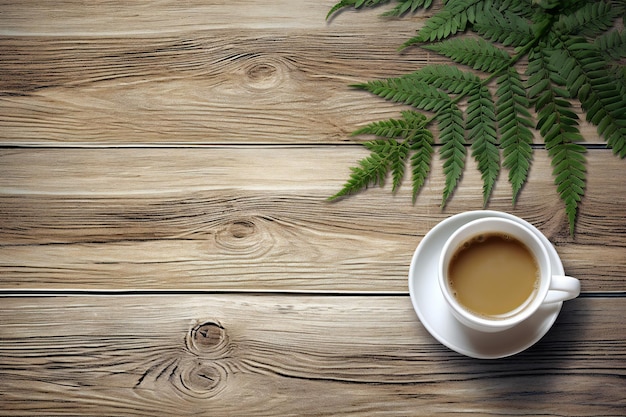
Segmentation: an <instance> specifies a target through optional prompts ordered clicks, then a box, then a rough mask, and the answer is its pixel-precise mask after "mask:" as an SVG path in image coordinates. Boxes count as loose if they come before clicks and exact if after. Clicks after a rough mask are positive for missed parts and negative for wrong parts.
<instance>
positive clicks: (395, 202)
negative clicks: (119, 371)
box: [0, 147, 626, 292]
mask: <svg viewBox="0 0 626 417" xmlns="http://www.w3.org/2000/svg"><path fill="white" fill-rule="evenodd" d="M363 155H364V154H363V151H362V149H361V148H360V147H306V148H302V147H247V148H242V147H219V148H209V149H196V150H193V151H190V150H187V149H108V150H106V152H103V151H102V150H100V149H91V150H89V149H87V150H85V149H74V150H54V149H45V150H44V149H41V150H37V151H35V150H7V151H4V152H2V153H1V154H0V216H2V218H3V222H2V225H1V226H0V271H1V274H0V275H1V279H0V286H1V287H3V288H13V287H41V288H100V289H106V288H111V287H113V288H143V289H167V288H169V289H177V288H181V289H210V290H235V289H244V290H280V289H286V290H305V291H310V290H315V291H325V290H330V291H383V292H387V291H400V292H406V275H407V271H408V265H409V262H410V259H411V256H412V253H413V251H414V250H415V247H416V246H417V244H418V243H419V241H420V240H421V237H422V236H424V235H425V234H426V233H427V232H428V231H429V230H430V229H431V228H432V227H433V226H434V225H435V224H437V223H438V222H439V221H441V220H443V219H445V218H446V217H448V216H450V215H452V214H455V213H458V212H461V211H466V210H476V209H480V208H481V207H482V204H481V197H480V190H481V180H480V176H479V174H478V173H477V171H476V170H475V167H474V166H473V164H470V165H469V166H468V168H467V171H466V175H465V176H464V178H463V182H462V184H461V186H460V188H459V189H458V191H457V194H456V195H455V196H454V197H453V199H452V200H451V202H450V203H449V206H448V207H447V208H446V209H445V210H441V209H440V208H439V204H440V201H441V190H442V189H443V183H442V179H443V174H442V173H441V163H440V161H439V160H438V159H436V160H435V161H433V172H432V174H431V177H430V180H429V182H428V184H427V185H426V187H425V188H424V190H423V191H422V193H421V194H420V196H419V198H418V200H417V202H416V204H415V205H412V204H411V196H410V187H409V186H408V184H407V186H406V187H404V188H403V189H402V190H401V191H400V192H399V193H398V194H397V195H395V196H392V195H391V194H390V192H389V190H388V189H382V190H381V189H372V190H368V191H367V192H365V193H363V194H361V195H357V196H354V197H350V198H348V199H345V200H342V201H338V202H335V203H329V202H327V201H326V197H328V196H329V195H331V194H333V193H334V192H336V191H337V190H338V189H339V187H340V186H341V183H342V182H343V181H344V180H345V179H347V176H348V172H347V171H348V167H349V166H350V165H352V164H354V163H355V161H356V159H358V158H360V157H362V156H363ZM588 165H589V184H588V192H587V195H586V197H585V200H584V202H583V204H582V207H581V210H580V216H579V220H578V229H577V235H576V237H575V238H574V239H572V238H571V237H570V236H569V234H568V231H567V225H566V221H565V218H564V210H563V206H562V203H561V201H560V200H559V199H558V197H557V194H556V191H555V188H554V184H553V183H552V178H551V174H550V167H549V162H548V161H547V159H546V154H545V151H542V150H537V151H536V155H535V165H534V166H533V169H532V171H531V176H530V179H529V182H528V184H527V187H526V188H525V190H524V191H523V192H522V195H521V196H520V200H519V202H518V205H517V207H516V208H515V209H513V208H512V207H511V203H510V187H509V185H508V184H507V183H506V174H505V173H504V174H503V176H502V178H500V181H499V182H498V184H497V187H496V188H497V189H496V192H495V194H494V197H493V199H492V203H491V204H490V205H489V208H491V209H496V210H503V211H510V212H512V213H515V214H518V215H520V216H522V217H524V218H526V219H527V220H528V221H530V222H531V223H533V224H535V225H536V226H537V227H538V228H539V229H540V230H542V231H543V232H544V233H545V234H546V235H547V236H548V238H549V239H550V240H552V242H554V244H555V245H556V247H557V250H558V251H559V253H560V254H561V256H562V259H563V262H564V264H565V267H566V269H567V271H568V273H570V274H572V275H574V276H577V277H579V278H580V279H582V280H583V290H584V291H624V290H625V289H626V287H625V286H624V281H623V271H624V269H625V268H626V264H625V263H624V262H625V261H626V260H625V259H624V257H623V256H622V254H623V253H624V250H625V247H626V238H625V236H626V235H625V234H623V233H619V231H620V230H625V228H626V212H625V210H626V209H625V207H626V201H625V199H626V196H625V195H624V194H623V192H622V190H623V187H622V181H621V178H622V175H621V174H622V173H623V172H624V163H623V161H621V160H619V159H618V158H615V157H614V156H613V155H612V154H611V153H610V152H609V151H599V150H594V151H593V152H590V154H589V162H588Z"/></svg>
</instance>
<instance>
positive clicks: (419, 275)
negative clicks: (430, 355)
mask: <svg viewBox="0 0 626 417" xmlns="http://www.w3.org/2000/svg"><path fill="white" fill-rule="evenodd" d="M482 217H504V218H508V219H512V220H515V221H517V222H521V223H522V224H524V225H526V226H527V227H529V228H531V229H532V230H533V231H535V233H537V235H538V236H539V237H540V239H541V240H542V241H543V242H544V243H545V244H546V247H547V248H548V252H549V253H550V259H551V261H552V269H553V272H554V273H555V274H559V275H564V274H565V271H564V270H563V264H562V263H561V260H560V258H559V255H558V254H557V252H556V250H555V249H554V246H552V244H551V243H550V241H549V240H548V239H547V238H546V237H545V236H544V235H543V234H541V232H539V230H537V229H536V228H535V227H534V226H532V225H531V224H530V223H528V222H526V221H524V220H521V219H519V218H517V217H515V216H512V215H510V214H508V213H503V212H500V211H491V210H478V211H468V212H464V213H460V214H457V215H454V216H452V217H449V218H448V219H446V220H444V221H442V222H441V223H439V224H438V225H437V226H435V227H434V228H433V229H432V230H431V231H430V232H428V233H427V234H426V236H424V238H423V239H422V241H421V242H420V244H419V245H418V247H417V249H416V250H415V253H414V254H413V259H412V260H411V267H410V269H409V293H410V294H411V302H412V303H413V308H415V311H416V312H417V315H418V317H419V319H420V321H421V322H422V324H423V325H424V327H426V329H427V330H428V331H429V332H430V334H431V335H432V336H433V337H434V338H435V339H437V340H438V341H439V342H440V343H442V344H443V345H445V346H447V347H449V348H450V349H452V350H454V351H456V352H458V353H461V354H463V355H466V356H470V357H473V358H479V359H497V358H503V357H506V356H511V355H515V354H516V353H519V352H521V351H523V350H525V349H528V348H529V347H530V346H532V345H534V344H535V343H537V342H538V341H539V339H541V338H542V337H543V336H544V335H545V334H546V333H547V332H548V330H550V328H551V327H552V325H553V324H554V322H555V320H556V318H557V316H558V315H559V312H560V311H561V307H562V306H563V302H559V303H553V304H548V305H544V306H542V307H540V309H539V310H538V311H537V312H536V313H535V314H533V315H532V316H530V317H529V318H528V319H527V320H526V321H524V322H522V323H520V324H519V325H517V326H515V327H513V328H511V329H508V330H505V331H503V332H498V333H484V332H480V331H477V330H473V329H470V328H468V327H467V326H465V325H463V324H461V323H460V322H459V321H458V320H457V319H456V318H455V317H454V316H453V315H452V313H451V312H450V310H449V308H448V306H447V304H446V302H445V300H444V298H443V295H442V294H441V291H440V290H439V285H438V281H437V263H438V260H439V254H440V252H441V250H442V249H443V245H444V242H445V241H446V239H447V238H448V237H449V236H450V234H452V232H454V231H455V230H456V229H458V228H459V227H460V226H462V225H463V224H465V223H467V222H469V221H472V220H476V219H479V218H482Z"/></svg>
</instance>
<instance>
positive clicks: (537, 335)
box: [408, 210, 565, 359]
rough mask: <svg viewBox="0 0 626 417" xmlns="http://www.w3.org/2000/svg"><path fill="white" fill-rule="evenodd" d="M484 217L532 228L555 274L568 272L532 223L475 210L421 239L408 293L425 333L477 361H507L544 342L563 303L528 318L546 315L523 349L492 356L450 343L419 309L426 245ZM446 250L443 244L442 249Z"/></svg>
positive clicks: (439, 227) (509, 216)
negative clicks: (418, 284)
mask: <svg viewBox="0 0 626 417" xmlns="http://www.w3.org/2000/svg"><path fill="white" fill-rule="evenodd" d="M484 217H503V218H508V219H511V220H514V221H517V222H519V223H521V224H523V225H525V226H527V227H529V228H530V229H531V230H532V231H533V232H534V233H535V234H536V235H537V236H538V237H539V238H540V240H541V241H542V242H543V243H544V244H545V245H546V246H547V248H548V252H549V253H550V260H551V263H552V268H553V269H554V272H555V273H556V274H561V275H564V273H565V271H564V269H563V264H562V262H561V259H560V257H559V256H558V253H557V252H556V249H555V248H554V246H553V245H552V243H551V242H550V241H549V240H548V239H547V238H546V237H545V236H544V235H543V234H542V233H541V232H540V231H539V230H538V229H537V228H536V227H534V226H533V225H532V224H530V223H529V222H527V221H526V220H524V219H521V218H519V217H517V216H515V215H512V214H510V213H507V212H503V211H495V210H474V211H466V212H462V213H458V214H455V215H453V216H450V217H448V218H446V219H444V220H442V221H440V222H439V223H438V224H436V225H435V226H434V227H433V228H432V229H431V230H430V231H429V232H428V233H426V235H425V236H424V237H423V238H422V240H421V241H420V243H419V244H418V246H417V248H416V249H415V252H414V253H413V257H412V258H411V264H410V268H409V276H408V280H409V282H408V284H409V294H410V297H411V303H412V304H413V309H414V310H415V312H416V313H417V316H418V318H419V320H420V322H421V323H422V325H423V326H424V328H426V330H427V331H428V332H429V333H430V335H431V336H433V337H434V338H435V339H436V340H437V341H439V342H440V343H441V344H442V345H444V346H446V347H448V348H449V349H451V350H453V351H455V352H457V353H460V354H462V355H465V356H469V357H472V358H476V359H499V358H504V357H508V356H512V355H515V354H518V353H520V352H523V351H524V350H526V349H528V348H530V347H531V346H533V345H534V344H536V343H537V342H538V341H539V340H541V338H543V336H545V334H546V333H547V332H548V331H549V330H550V329H551V328H552V326H553V324H554V322H555V321H556V319H557V317H558V315H559V313H560V311H561V308H562V306H563V302H558V303H554V304H551V305H550V306H549V308H550V309H549V311H546V309H541V310H539V311H537V312H536V313H535V314H533V315H531V316H530V317H529V318H528V319H526V320H531V319H532V318H535V317H537V316H538V315H543V316H545V318H546V320H544V321H543V322H542V323H541V324H542V328H540V329H537V331H536V332H534V333H533V334H531V336H530V337H528V338H527V340H528V341H526V342H525V343H521V344H520V346H517V347H516V348H514V349H510V350H508V351H503V352H500V353H497V354H489V353H485V352H482V353H481V352H480V351H477V350H471V349H468V348H465V347H463V346H458V345H457V344H455V343H452V342H451V341H450V340H448V338H447V337H445V336H444V334H442V333H445V332H441V331H438V330H437V329H436V328H434V327H433V326H432V325H431V323H430V320H429V318H428V316H426V315H425V314H424V313H423V312H422V309H423V307H422V308H420V303H418V300H417V298H418V296H417V294H416V289H415V286H416V282H417V281H418V279H416V278H415V277H416V276H418V275H417V271H419V270H420V268H418V267H417V264H418V262H417V261H418V259H419V256H420V254H421V252H423V250H424V246H425V244H427V243H428V242H430V241H431V240H433V239H436V238H439V239H441V240H444V239H445V235H443V237H439V235H441V234H442V233H446V227H448V226H449V225H450V224H451V223H453V222H455V221H459V220H461V221H462V223H461V224H460V225H459V226H457V227H460V226H462V225H464V224H466V223H468V222H470V221H474V220H478V219H480V218H484ZM451 233H453V231H450V232H449V234H451ZM441 249H443V245H442V248H441ZM441 249H438V251H441ZM426 268H428V267H426ZM450 318H451V319H452V320H454V321H455V322H456V323H457V324H460V325H461V326H463V327H464V328H465V329H467V330H468V331H470V332H476V334H485V336H486V337H487V335H489V333H483V332H480V331H478V330H473V329H470V328H469V327H467V326H465V325H464V324H462V323H460V322H459V321H458V320H457V319H456V318H455V317H454V316H452V314H451V313H450ZM521 325H522V324H519V325H517V326H515V327H514V328H513V330H514V329H515V328H518V327H519V326H521Z"/></svg>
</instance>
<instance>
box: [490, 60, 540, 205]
mask: <svg viewBox="0 0 626 417" xmlns="http://www.w3.org/2000/svg"><path fill="white" fill-rule="evenodd" d="M497 83H498V89H497V90H496V97H497V101H496V115H497V120H498V127H499V129H500V131H501V132H502V134H501V136H500V147H501V148H502V150H503V151H502V152H503V162H502V165H503V166H504V167H505V168H507V169H508V171H509V183H510V184H511V188H512V191H513V205H515V203H516V201H517V195H518V194H519V192H520V190H521V189H522V186H523V185H524V183H525V182H526V179H527V178H528V171H529V169H530V164H531V160H532V152H533V150H532V147H531V146H530V145H531V144H532V141H533V134H532V132H531V130H530V128H531V127H532V126H533V121H532V118H531V115H530V113H529V112H528V110H527V108H528V107H529V102H528V99H527V98H526V91H525V90H524V86H523V84H522V81H521V77H520V75H519V74H518V72H517V71H516V70H515V67H509V69H508V70H507V71H506V72H505V73H504V74H503V75H501V76H500V77H499V78H498V81H497Z"/></svg>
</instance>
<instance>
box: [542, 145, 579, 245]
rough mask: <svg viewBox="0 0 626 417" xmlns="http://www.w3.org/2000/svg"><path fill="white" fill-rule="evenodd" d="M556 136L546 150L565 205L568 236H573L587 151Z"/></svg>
mask: <svg viewBox="0 0 626 417" xmlns="http://www.w3.org/2000/svg"><path fill="white" fill-rule="evenodd" d="M561 135H562V133H561V134H558V135H556V136H555V138H554V139H553V140H552V142H554V143H553V144H551V145H550V146H549V148H548V156H549V157H550V158H551V159H552V162H551V164H552V175H553V176H554V177H555V179H554V183H555V184H556V185H557V192H558V193H559V195H560V196H561V199H562V200H563V202H564V203H565V213H566V214H567V220H568V222H569V230H570V235H574V228H575V224H576V216H577V212H578V204H579V203H580V200H581V199H582V197H583V195H584V194H585V177H586V169H585V163H586V160H585V155H584V154H585V152H586V151H587V149H586V148H585V147H584V146H581V145H579V144H577V143H571V142H567V141H565V140H564V139H563V138H561V137H560V136H561Z"/></svg>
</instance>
